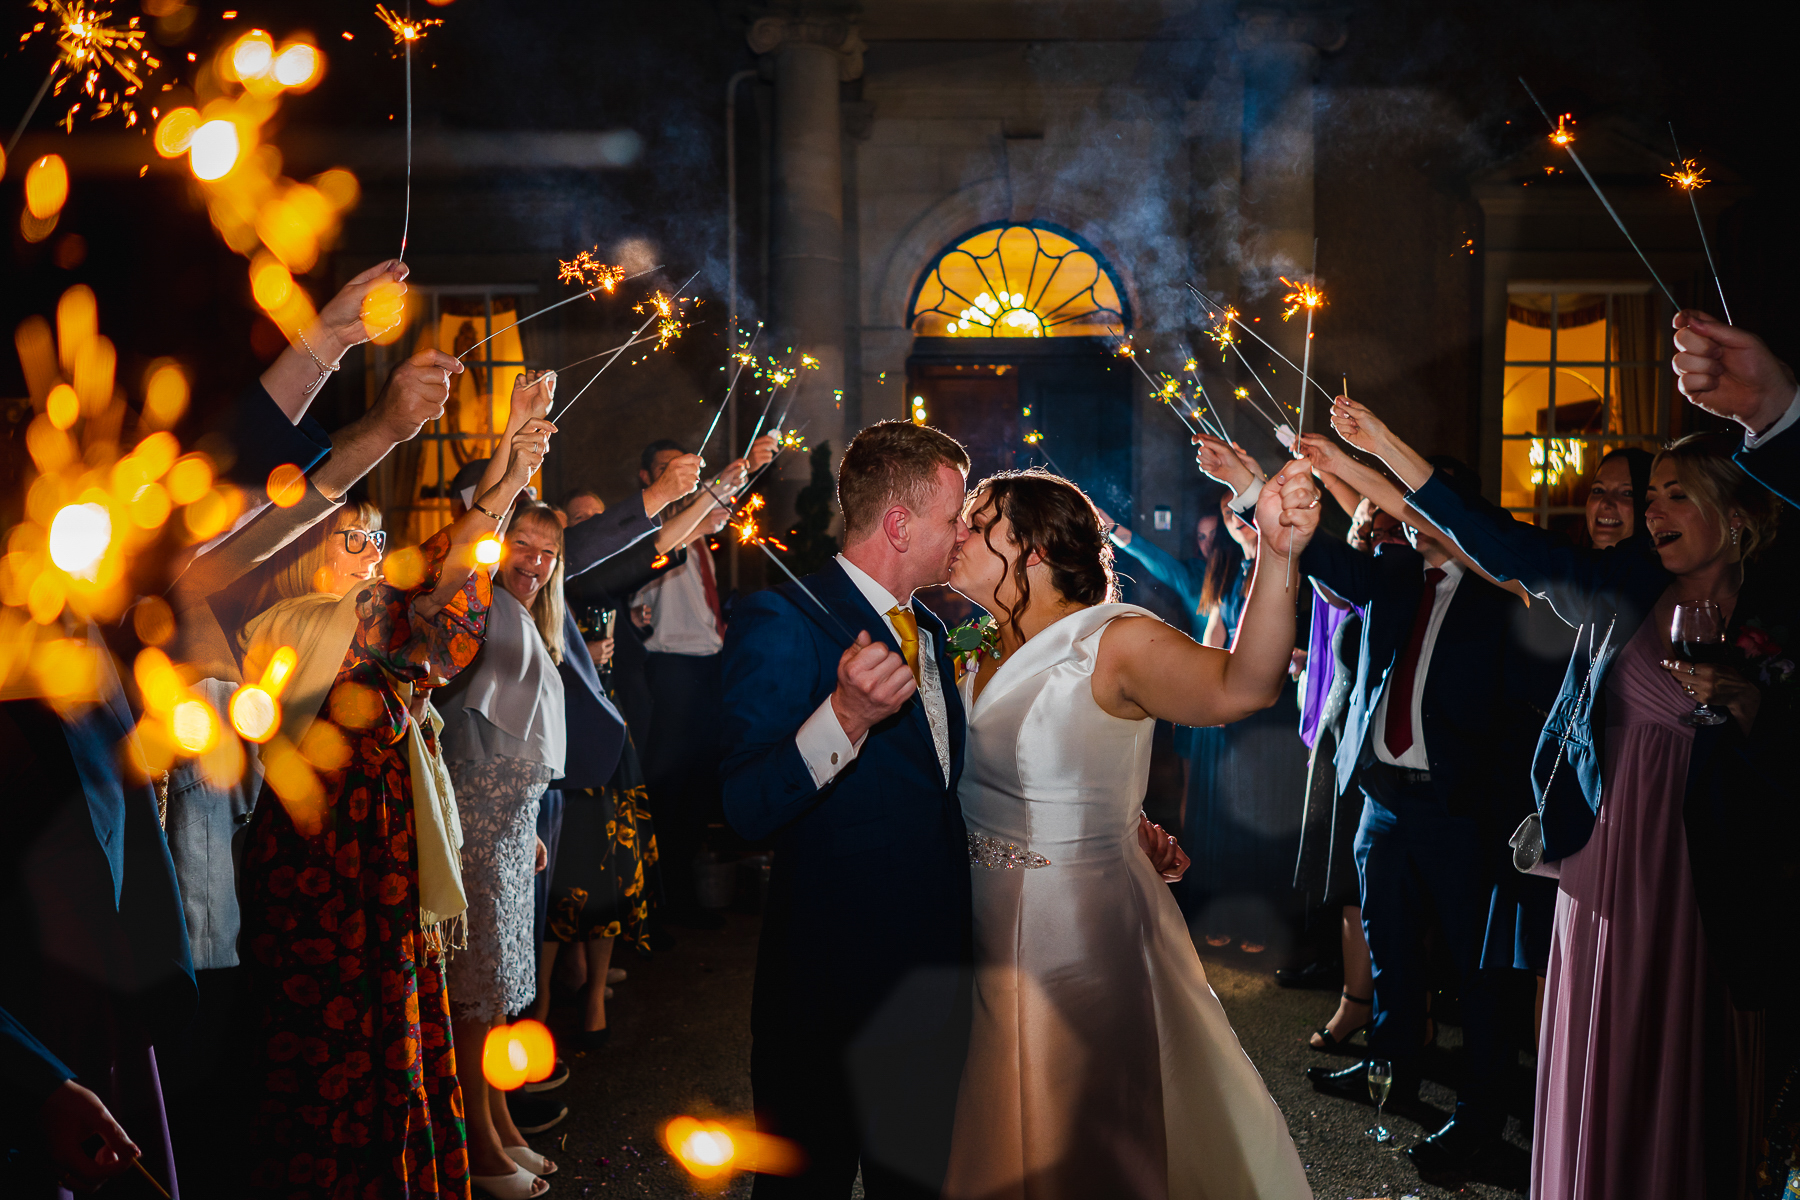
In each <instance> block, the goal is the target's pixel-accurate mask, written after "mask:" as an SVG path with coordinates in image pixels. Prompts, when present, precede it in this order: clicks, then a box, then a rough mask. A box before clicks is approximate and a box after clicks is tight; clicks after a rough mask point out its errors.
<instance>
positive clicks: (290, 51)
mask: <svg viewBox="0 0 1800 1200" xmlns="http://www.w3.org/2000/svg"><path fill="white" fill-rule="evenodd" d="M318 73H319V52H318V50H317V49H315V48H314V47H312V46H309V45H307V44H306V43H305V42H295V43H293V44H292V45H290V46H287V47H285V48H283V50H282V51H281V53H280V54H278V55H276V56H275V69H274V75H275V82H276V83H279V84H280V85H281V86H282V87H290V88H297V87H305V86H306V85H307V84H309V83H311V82H312V81H313V78H314V77H315V76H317V75H318Z"/></svg>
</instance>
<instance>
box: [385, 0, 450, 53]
mask: <svg viewBox="0 0 1800 1200" xmlns="http://www.w3.org/2000/svg"><path fill="white" fill-rule="evenodd" d="M375 19H376V20H377V21H380V22H381V23H382V24H383V25H386V26H387V27H388V32H390V33H392V34H393V35H394V45H396V46H405V45H408V44H409V43H411V42H416V41H419V40H420V39H421V38H423V37H424V36H425V34H426V32H427V31H429V30H430V29H431V27H432V26H433V25H442V24H443V23H444V22H443V21H442V20H440V19H438V18H436V17H418V18H415V17H403V16H401V15H400V14H399V13H397V12H395V11H394V10H393V9H391V8H389V7H388V6H387V5H385V4H377V5H376V6H375Z"/></svg>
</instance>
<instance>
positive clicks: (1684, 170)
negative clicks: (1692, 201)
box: [1663, 158, 1712, 192]
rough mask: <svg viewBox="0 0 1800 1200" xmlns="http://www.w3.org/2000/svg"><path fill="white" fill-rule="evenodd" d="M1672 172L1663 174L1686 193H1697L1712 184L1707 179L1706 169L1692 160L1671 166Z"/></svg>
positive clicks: (1671, 164) (1683, 160)
mask: <svg viewBox="0 0 1800 1200" xmlns="http://www.w3.org/2000/svg"><path fill="white" fill-rule="evenodd" d="M1669 167H1670V170H1669V171H1666V172H1664V173H1663V178H1664V179H1666V180H1668V181H1669V183H1670V184H1671V185H1672V186H1674V187H1677V188H1680V189H1681V190H1682V191H1684V192H1695V191H1699V190H1700V189H1701V188H1703V187H1705V186H1706V185H1707V184H1709V183H1711V182H1712V180H1710V179H1708V178H1707V177H1706V168H1704V167H1702V166H1700V164H1698V163H1696V162H1695V161H1694V160H1693V159H1691V158H1684V159H1682V160H1681V161H1680V162H1674V163H1670V164H1669Z"/></svg>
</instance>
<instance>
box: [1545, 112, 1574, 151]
mask: <svg viewBox="0 0 1800 1200" xmlns="http://www.w3.org/2000/svg"><path fill="white" fill-rule="evenodd" d="M1574 125H1575V118H1574V117H1573V116H1572V115H1571V114H1569V113H1564V114H1562V116H1560V117H1558V118H1556V128H1555V129H1553V130H1551V131H1550V140H1551V142H1553V143H1554V144H1556V145H1558V146H1568V145H1571V144H1573V143H1574V141H1575V130H1574Z"/></svg>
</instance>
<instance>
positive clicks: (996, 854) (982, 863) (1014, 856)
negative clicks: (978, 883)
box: [969, 830, 1050, 871]
mask: <svg viewBox="0 0 1800 1200" xmlns="http://www.w3.org/2000/svg"><path fill="white" fill-rule="evenodd" d="M969 865H970V866H972V867H989V868H992V869H994V870H998V871H1010V870H1013V869H1014V868H1017V867H1026V868H1031V867H1047V866H1049V865H1050V860H1049V859H1047V858H1045V857H1044V856H1043V855H1041V854H1033V853H1032V852H1031V851H1029V850H1027V849H1025V848H1024V847H1023V846H1018V845H1014V844H1013V843H1012V842H1003V841H1001V840H1000V839H999V838H997V837H989V836H988V835H987V834H985V833H976V832H974V831H973V830H971V831H970V833H969Z"/></svg>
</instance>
